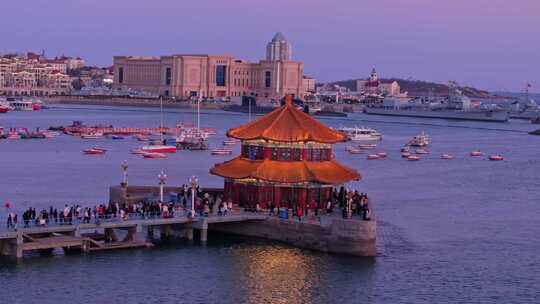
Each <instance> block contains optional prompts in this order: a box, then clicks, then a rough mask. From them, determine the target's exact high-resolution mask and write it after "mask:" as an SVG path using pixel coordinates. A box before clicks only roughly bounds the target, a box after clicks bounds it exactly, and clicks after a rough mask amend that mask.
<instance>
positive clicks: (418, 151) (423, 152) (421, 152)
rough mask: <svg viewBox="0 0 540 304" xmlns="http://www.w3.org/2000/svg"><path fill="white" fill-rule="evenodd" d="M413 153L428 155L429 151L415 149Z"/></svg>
mask: <svg viewBox="0 0 540 304" xmlns="http://www.w3.org/2000/svg"><path fill="white" fill-rule="evenodd" d="M414 152H415V153H416V154H429V151H428V150H426V149H416V150H415V151H414Z"/></svg>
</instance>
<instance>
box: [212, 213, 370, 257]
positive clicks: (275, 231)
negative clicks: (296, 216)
mask: <svg viewBox="0 0 540 304" xmlns="http://www.w3.org/2000/svg"><path fill="white" fill-rule="evenodd" d="M329 220H330V221H329V222H328V225H321V224H319V223H308V222H298V221H290V220H279V219H276V218H269V219H267V220H264V221H253V222H236V223H234V222H233V223H216V224H211V225H210V226H209V228H210V230H215V231H219V232H224V233H233V234H238V235H244V236H253V237H261V238H266V239H270V240H276V241H280V242H284V243H287V244H291V245H293V246H296V247H301V248H306V249H312V250H317V251H323V252H328V253H338V254H347V255H354V256H366V257H373V256H375V255H376V246H375V245H376V226H377V222H376V221H361V220H356V219H355V220H344V219H340V218H335V219H329Z"/></svg>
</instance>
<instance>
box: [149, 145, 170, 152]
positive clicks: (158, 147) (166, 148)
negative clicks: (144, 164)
mask: <svg viewBox="0 0 540 304" xmlns="http://www.w3.org/2000/svg"><path fill="white" fill-rule="evenodd" d="M141 150H142V151H143V152H147V153H176V146H167V145H148V146H143V147H142V148H141Z"/></svg>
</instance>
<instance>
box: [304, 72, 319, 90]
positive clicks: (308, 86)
mask: <svg viewBox="0 0 540 304" xmlns="http://www.w3.org/2000/svg"><path fill="white" fill-rule="evenodd" d="M303 81H304V84H303V86H304V90H305V91H306V93H311V94H313V93H315V92H316V91H317V89H316V83H315V79H314V78H311V77H308V76H304V79H303Z"/></svg>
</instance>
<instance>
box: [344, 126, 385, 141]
mask: <svg viewBox="0 0 540 304" xmlns="http://www.w3.org/2000/svg"><path fill="white" fill-rule="evenodd" d="M337 130H338V131H341V132H343V133H345V135H347V139H348V140H352V141H379V140H382V134H381V133H379V132H377V131H376V130H374V129H371V128H366V127H342V128H338V129H337Z"/></svg>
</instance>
